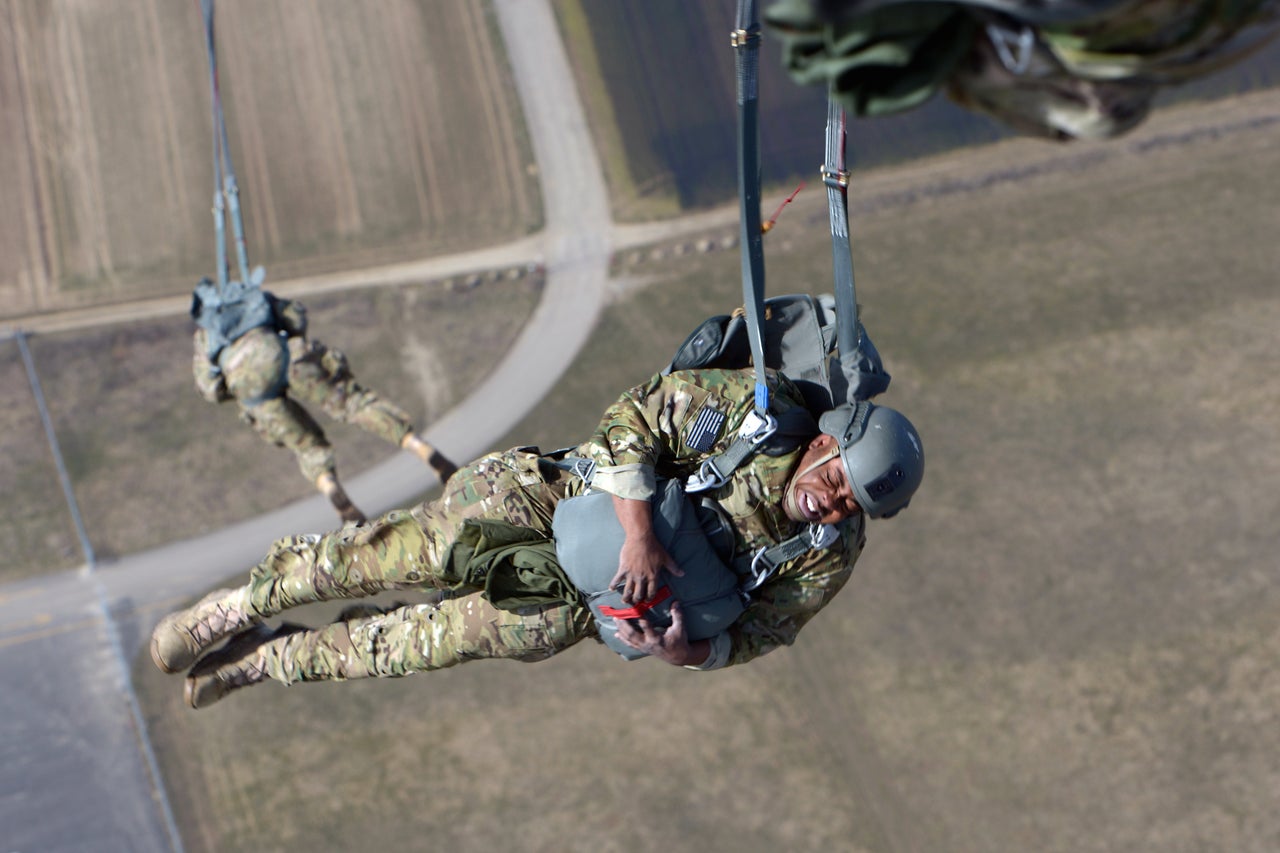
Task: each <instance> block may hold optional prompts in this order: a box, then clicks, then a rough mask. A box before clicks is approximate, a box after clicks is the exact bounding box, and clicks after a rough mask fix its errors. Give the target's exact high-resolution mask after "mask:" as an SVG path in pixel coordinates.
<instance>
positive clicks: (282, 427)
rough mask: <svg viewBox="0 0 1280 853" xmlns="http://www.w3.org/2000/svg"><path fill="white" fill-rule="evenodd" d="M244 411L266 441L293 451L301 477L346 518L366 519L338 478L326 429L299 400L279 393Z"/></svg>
mask: <svg viewBox="0 0 1280 853" xmlns="http://www.w3.org/2000/svg"><path fill="white" fill-rule="evenodd" d="M241 413H242V415H243V417H244V419H245V420H246V421H248V422H249V423H250V424H251V425H252V426H253V428H254V430H255V431H256V432H257V433H258V435H260V436H262V438H263V439H264V440H266V441H268V442H270V443H272V444H274V445H276V446H277V447H284V448H288V449H289V450H290V451H291V452H292V453H293V455H294V458H295V459H297V461H298V468H299V470H301V471H302V476H304V477H306V478H307V479H308V480H309V481H311V482H312V483H313V484H314V485H315V487H316V488H317V489H318V490H319V491H320V492H321V494H323V495H324V496H325V497H327V498H328V499H329V502H330V503H332V504H333V507H334V509H335V510H337V512H338V515H339V516H341V518H342V520H343V521H354V522H357V523H359V522H362V521H364V520H365V515H364V513H363V512H361V511H360V510H359V508H358V507H356V505H355V504H354V503H353V502H352V500H351V498H350V497H349V496H348V495H347V492H346V490H345V489H343V488H342V484H341V483H340V482H339V481H338V473H337V465H336V462H335V459H334V453H333V446H332V445H331V444H329V440H328V439H327V438H326V437H325V434H324V430H323V429H321V428H320V425H319V424H318V423H316V420H315V418H313V417H311V414H310V413H309V412H308V411H307V410H306V409H304V408H303V407H302V406H301V405H300V404H299V403H298V402H297V401H296V400H293V399H291V398H289V397H288V396H280V397H276V398H274V399H270V400H264V401H262V402H261V403H258V404H256V405H254V406H242V407H241Z"/></svg>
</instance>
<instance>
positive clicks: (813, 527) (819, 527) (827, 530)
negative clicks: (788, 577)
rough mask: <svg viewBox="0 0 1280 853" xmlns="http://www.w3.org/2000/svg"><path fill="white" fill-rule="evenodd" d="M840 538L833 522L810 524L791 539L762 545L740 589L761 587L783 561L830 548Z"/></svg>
mask: <svg viewBox="0 0 1280 853" xmlns="http://www.w3.org/2000/svg"><path fill="white" fill-rule="evenodd" d="M839 538H840V533H839V531H838V530H836V527H835V525H833V524H810V525H809V526H808V527H807V528H805V530H804V531H802V532H800V533H797V534H796V535H795V536H792V537H791V538H790V539H784V540H783V541H781V542H779V543H778V544H777V545H774V546H773V547H762V548H761V549H760V550H759V551H757V552H756V555H755V556H754V557H752V558H751V569H750V574H749V575H748V577H747V579H746V580H745V581H743V583H742V585H741V586H740V587H739V589H740V590H741V591H742V592H743V593H750V592H752V591H754V590H756V589H759V588H760V586H761V585H763V584H764V582H765V581H767V580H768V579H769V578H770V577H772V576H773V574H774V573H775V572H777V571H778V568H779V567H780V566H781V565H782V564H783V563H785V562H787V561H788V560H794V559H795V558H796V557H801V556H804V555H805V554H807V553H809V552H810V551H821V550H822V549H823V548H829V547H830V546H831V545H832V544H834V543H835V541H836V540H837V539H839Z"/></svg>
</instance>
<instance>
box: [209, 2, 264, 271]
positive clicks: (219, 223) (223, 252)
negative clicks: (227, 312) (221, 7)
mask: <svg viewBox="0 0 1280 853" xmlns="http://www.w3.org/2000/svg"><path fill="white" fill-rule="evenodd" d="M198 2H199V4H200V12H201V14H202V15H203V17H204V32H205V47H206V48H207V50H208V54H209V91H210V94H211V95H212V105H213V225H214V239H215V241H216V245H215V249H216V253H217V254H216V257H217V260H216V265H217V268H218V278H217V283H218V289H219V290H225V289H226V287H227V279H228V271H227V246H226V218H227V212H228V211H229V212H230V216H231V229H232V234H233V236H234V238H235V245H236V261H237V262H238V264H239V268H240V281H241V282H244V283H247V284H252V285H253V286H255V287H256V286H258V285H260V284H261V283H262V278H263V269H262V267H257V268H255V269H254V270H253V271H252V272H250V270H249V252H248V248H247V246H246V244H245V238H244V222H243V219H242V218H241V215H240V189H239V187H238V186H237V185H236V173H235V169H234V168H233V167H232V165H231V148H230V145H229V144H228V142H227V122H226V118H225V116H224V115H223V111H222V95H221V93H220V91H219V87H218V54H217V49H216V43H215V37H214V8H213V0H198Z"/></svg>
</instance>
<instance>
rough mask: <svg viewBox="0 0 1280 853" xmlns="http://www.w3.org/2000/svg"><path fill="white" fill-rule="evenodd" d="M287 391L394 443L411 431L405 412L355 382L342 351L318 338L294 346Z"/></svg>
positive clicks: (411, 422)
mask: <svg viewBox="0 0 1280 853" xmlns="http://www.w3.org/2000/svg"><path fill="white" fill-rule="evenodd" d="M289 393H290V394H292V395H293V396H294V397H296V398H297V399H299V400H302V401H304V402H306V403H309V404H311V405H315V406H319V407H320V410H321V411H323V412H324V413H325V414H326V415H328V416H329V417H331V418H333V419H334V420H337V421H343V422H344V423H349V424H354V425H355V426H358V427H360V428H361V429H363V430H366V431H368V432H371V433H373V434H374V435H376V436H378V437H379V438H381V439H382V440H383V441H386V442H387V443H389V444H394V445H395V446H397V447H399V446H401V444H402V442H404V440H405V438H406V436H408V435H409V434H411V433H412V432H413V421H412V419H411V418H410V417H409V414H408V413H407V412H405V411H404V410H403V409H401V408H400V407H399V406H397V405H395V404H394V403H391V402H389V401H387V400H384V399H382V397H380V396H379V395H378V394H377V392H375V391H373V390H372V389H370V388H366V387H364V386H363V385H361V384H360V383H359V382H357V381H356V378H355V376H354V375H353V374H352V373H351V367H350V365H349V363H348V362H347V357H346V355H345V354H343V352H342V351H341V350H337V349H330V348H328V347H326V346H325V345H324V344H322V343H320V342H319V341H308V342H307V343H306V345H305V347H303V348H298V347H295V348H294V351H293V358H292V359H291V361H290V363H289Z"/></svg>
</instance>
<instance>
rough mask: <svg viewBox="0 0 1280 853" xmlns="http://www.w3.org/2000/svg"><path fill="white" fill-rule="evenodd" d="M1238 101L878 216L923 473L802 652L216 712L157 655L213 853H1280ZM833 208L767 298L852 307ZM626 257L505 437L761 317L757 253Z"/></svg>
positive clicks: (867, 264) (1260, 392) (1260, 394)
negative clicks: (740, 260)
mask: <svg viewBox="0 0 1280 853" xmlns="http://www.w3.org/2000/svg"><path fill="white" fill-rule="evenodd" d="M1244 103H1245V105H1244V106H1242V107H1240V108H1239V109H1238V110H1237V113H1236V118H1237V119H1240V118H1241V116H1243V117H1244V119H1245V120H1244V121H1243V122H1242V123H1237V124H1235V125H1233V126H1234V127H1236V128H1237V129H1236V131H1235V132H1231V133H1222V132H1211V131H1206V132H1203V133H1194V132H1190V133H1187V132H1181V131H1180V132H1179V133H1175V134H1172V135H1167V136H1165V137H1164V138H1165V139H1166V140H1171V139H1174V138H1177V139H1179V140H1180V142H1179V144H1151V145H1145V146H1144V145H1143V144H1142V139H1143V137H1142V136H1139V137H1135V138H1134V139H1133V140H1131V141H1128V142H1124V143H1117V144H1113V145H1110V146H1096V147H1087V146H1086V147H1082V148H1073V149H1035V150H1036V151H1040V150H1044V151H1045V152H1046V153H1045V154H1044V155H1043V157H1042V158H1041V159H1037V157H1038V156H1039V155H1037V156H1036V157H1032V158H1031V161H1034V162H1036V163H1040V167H1038V168H1031V167H1027V168H1023V169H1021V170H1018V169H1013V166H1014V165H1016V164H1018V163H1022V164H1024V165H1025V164H1026V163H1027V162H1028V158H1027V156H1026V155H1027V152H1028V151H1030V150H1031V149H1028V148H1027V147H1026V146H1029V145H1037V144H1038V143H1031V142H1025V141H1016V142H1009V143H1002V144H1001V145H1000V146H997V147H996V148H994V149H991V150H989V151H983V152H968V153H965V154H962V155H956V156H955V157H954V158H948V159H945V160H941V161H935V162H931V163H928V164H924V165H922V166H921V167H920V168H919V169H918V170H917V171H912V170H906V171H904V172H902V173H900V174H898V175H896V176H894V178H893V179H892V180H889V181H887V182H886V186H885V187H884V188H883V192H885V193H886V196H885V197H886V198H888V197H893V198H895V199H896V201H895V202H894V203H892V204H884V205H882V206H880V207H879V208H878V209H876V210H870V211H865V212H862V213H859V214H858V215H857V216H856V217H855V221H854V225H853V233H854V239H855V263H856V268H857V271H858V276H859V279H858V288H859V291H858V292H859V297H860V301H861V302H862V303H863V305H864V317H865V319H866V322H867V325H868V327H869V329H870V330H871V333H872V335H873V337H874V339H875V340H876V342H877V344H878V345H879V347H880V349H881V351H882V353H884V354H885V358H886V361H887V366H888V367H889V369H890V371H891V372H892V373H893V375H894V382H893V386H892V388H891V389H890V391H889V393H888V395H886V397H885V398H884V400H883V401H884V402H887V403H890V404H893V405H895V406H898V407H900V408H902V409H903V410H904V411H907V412H908V413H910V414H911V416H912V418H913V419H914V420H915V421H916V423H917V425H918V426H919V427H920V430H921V432H922V434H923V436H924V440H925V444H926V448H927V453H928V460H929V463H928V464H929V467H928V473H927V475H926V479H925V484H924V487H923V489H922V491H921V493H920V494H919V495H918V497H917V499H916V500H915V501H914V502H913V505H912V507H911V509H910V510H909V511H908V512H906V513H904V514H903V515H902V516H901V517H900V518H896V519H893V520H891V521H887V522H876V523H874V524H872V526H871V530H870V544H869V546H868V550H867V552H866V554H865V556H864V557H863V560H862V561H861V563H860V565H859V567H858V571H857V573H856V574H855V576H854V580H853V581H852V582H851V584H850V586H849V587H848V588H847V589H846V590H845V591H844V592H843V593H842V594H841V596H840V597H839V598H838V599H837V600H836V601H835V603H834V604H833V605H832V606H831V607H829V608H828V609H827V610H826V611H824V613H823V614H822V615H821V616H820V617H819V618H818V619H816V620H815V621H814V623H813V624H812V625H810V626H809V627H807V628H806V630H805V631H804V633H803V634H802V636H801V637H800V639H799V642H798V643H797V644H796V646H795V647H794V648H792V649H788V650H783V651H779V652H777V653H776V654H774V655H771V656H769V657H766V658H764V659H762V660H760V661H758V662H755V663H753V664H752V665H750V666H748V667H742V668H739V669H732V670H728V671H725V672H722V673H717V674H711V675H701V674H695V673H688V672H684V671H679V670H671V669H670V668H667V667H663V666H661V665H658V664H654V663H652V662H646V661H641V662H637V663H632V664H622V663H620V662H618V661H617V660H615V659H613V657H612V656H611V655H610V654H608V653H607V652H606V651H605V650H604V649H602V648H600V647H598V646H596V645H595V644H593V643H587V644H584V645H583V646H582V647H579V648H575V649H572V650H570V651H568V652H566V653H564V654H563V655H560V656H558V657H557V658H556V659H554V660H552V661H549V662H546V663H543V664H538V665H537V666H535V667H529V666H522V665H517V664H511V663H488V664H483V665H475V666H471V667H462V668H459V669H456V670H449V671H443V672H438V673H432V674H430V675H427V676H419V677H417V678H414V679H410V680H407V681H398V682H397V681H388V682H379V683H372V682H371V683H351V684H347V685H342V686H332V685H301V686H297V687H293V688H289V689H284V688H280V687H278V686H277V685H266V686H263V687H259V688H253V689H252V690H251V691H247V692H246V693H245V694H244V695H238V696H235V697H233V698H231V699H228V700H227V701H226V702H225V703H223V704H220V705H218V706H216V707H214V708H212V709H209V710H207V711H201V712H198V713H193V712H189V711H186V710H185V709H183V708H182V707H181V699H180V683H179V680H178V679H176V678H166V677H163V676H161V675H160V674H159V673H157V672H156V671H154V669H153V668H152V667H151V665H150V664H149V662H147V661H145V660H140V661H138V663H137V665H136V667H135V684H136V685H137V688H138V690H139V694H140V701H141V703H142V706H143V708H144V713H145V716H146V718H147V722H148V726H149V729H150V733H151V735H152V738H153V743H154V746H155V749H156V754H157V757H158V759H159V761H160V764H161V766H162V770H163V774H164V777H165V779H166V782H167V785H168V789H169V792H170V795H171V797H172V800H173V803H174V807H175V810H176V813H177V817H178V822H179V824H180V826H181V827H182V829H183V840H184V844H185V846H186V847H187V849H190V850H193V851H196V850H225V849H254V850H264V851H267V850H279V851H286V850H315V849H326V850H336V849H385V848H424V849H450V850H468V851H470V850H476V851H479V850H493V849H520V850H535V851H559V850H583V851H585V850H595V851H628V853H633V851H704V850H742V851H776V850H805V851H808V850H813V851H817V850H866V851H905V850H919V851H934V850H938V851H941V850H945V851H960V852H961V853H966V852H967V851H974V853H987V851H991V850H1038V851H1073V853H1074V851H1081V850H1160V851H1195V850H1207V849H1212V850H1233V851H1234V850H1241V851H1262V850H1268V849H1273V848H1274V846H1275V843H1276V841H1277V839H1280V818H1278V817H1277V816H1276V813H1275V810H1274V803H1273V792H1274V790H1275V786H1276V783H1277V780H1278V779H1280V761H1278V760H1277V758H1276V756H1277V755H1280V735H1277V731H1280V728H1277V725H1276V723H1277V711H1276V708H1277V707H1280V705H1278V704H1277V702H1278V700H1280V668H1278V667H1277V665H1276V660H1277V657H1278V654H1280V631H1278V630H1277V625H1276V620H1275V618H1274V614H1275V612H1276V607H1277V605H1278V604H1280V601H1277V593H1276V591H1275V584H1274V571H1275V555H1276V554H1277V553H1280V539H1278V537H1280V533H1278V532H1277V530H1278V529H1277V527H1276V525H1275V524H1274V519H1275V517H1276V516H1277V514H1278V513H1280V493H1278V492H1277V490H1276V488H1275V483H1276V482H1277V481H1278V478H1280V404H1278V403H1277V401H1278V400H1280V380H1278V379H1277V377H1280V346H1277V343H1276V337H1275V330H1276V328H1278V327H1280V326H1278V324H1280V301H1278V299H1277V294H1276V292H1275V269H1276V262H1277V254H1276V252H1277V249H1276V241H1275V230H1276V226H1277V224H1280V223H1278V222H1277V219H1276V217H1275V213H1274V211H1275V210H1276V207H1277V202H1280V198H1277V192H1280V187H1278V186H1277V185H1276V183H1275V182H1274V181H1271V180H1267V179H1266V177H1267V176H1269V175H1273V174H1275V172H1276V170H1277V167H1280V150H1278V149H1277V148H1276V146H1275V145H1273V144H1272V143H1273V141H1274V139H1273V137H1274V132H1273V130H1271V129H1270V128H1271V127H1273V126H1274V125H1256V126H1255V125H1250V124H1249V122H1248V121H1247V118H1248V116H1250V115H1254V114H1256V111H1257V109H1259V108H1265V109H1266V110H1269V111H1270V112H1269V114H1270V115H1272V116H1274V115H1275V110H1274V99H1271V100H1266V101H1248V102H1244ZM1161 128H1162V125H1161V123H1160V122H1159V121H1153V122H1152V126H1151V128H1150V132H1151V133H1152V134H1153V136H1152V137H1151V138H1155V139H1158V138H1160V137H1159V134H1160V133H1161V132H1162V131H1161ZM1184 130H1185V128H1184ZM1052 163H1057V164H1058V165H1057V166H1056V167H1051V164H1052ZM1002 175H1003V176H1004V177H1003V178H1000V177H999V176H1002ZM868 183H869V184H870V183H873V180H869V181H868ZM858 187H859V185H858V184H856V183H855V190H854V195H855V198H857V197H858V193H859V189H858ZM928 187H933V188H934V189H935V190H937V188H938V187H950V188H951V190H949V191H926V190H927V188H928ZM894 193H896V195H893V194H894ZM815 195H816V194H815ZM817 201H818V199H816V198H811V199H809V200H807V201H805V202H803V204H802V203H801V202H797V204H798V205H800V207H798V208H797V210H796V211H794V212H793V213H789V214H788V217H790V218H788V219H787V220H785V225H783V226H780V227H779V229H778V230H776V231H774V232H771V234H770V236H769V238H768V239H767V246H766V249H767V252H768V256H769V274H770V282H771V284H770V292H772V293H781V292H787V291H792V290H803V289H814V290H820V289H827V287H828V281H829V249H828V246H827V241H826V226H825V213H824V212H823V210H822V209H821V206H820V204H815V202H817ZM626 275H627V276H628V280H627V281H615V282H613V283H612V284H613V285H615V286H617V289H618V291H619V293H620V294H621V295H620V296H619V298H618V300H617V301H616V303H615V304H614V305H613V306H611V308H610V309H609V310H608V312H607V314H606V316H605V318H604V319H603V322H602V323H601V325H600V328H599V329H598V330H597V333H596V334H595V335H594V336H593V338H592V340H591V342H590V343H589V345H588V347H587V349H586V351H584V352H583V353H582V356H581V357H580V359H579V361H578V363H577V365H576V366H575V369H574V370H573V371H572V373H571V375H572V376H573V382H572V383H564V384H563V385H562V386H561V387H560V388H559V389H557V390H556V392H555V393H554V394H553V395H552V396H551V397H550V398H549V399H548V401H547V404H546V405H543V406H540V407H539V410H538V412H537V413H535V414H534V415H531V416H530V417H529V418H528V419H526V421H525V422H524V423H522V424H521V425H519V426H518V427H517V428H516V429H515V430H514V431H513V434H512V436H513V437H512V441H511V442H509V443H517V442H537V443H541V444H543V446H546V447H552V446H561V445H563V444H566V443H568V442H570V441H573V440H576V439H578V438H580V437H581V436H582V435H583V433H584V432H585V431H586V430H587V429H589V428H590V427H591V426H592V425H593V424H594V421H595V418H596V416H597V415H598V413H599V411H600V409H601V408H602V407H603V405H604V404H605V403H607V402H608V401H610V400H611V399H612V398H613V397H614V395H616V393H617V391H618V390H619V389H620V388H621V387H624V386H626V385H628V384H631V383H634V382H638V381H640V380H642V379H643V378H645V377H646V376H647V375H648V374H649V373H650V372H652V371H653V370H654V369H655V368H656V367H658V366H660V365H661V364H662V363H663V362H664V361H665V360H666V358H667V357H668V356H669V355H670V353H671V351H672V349H673V348H674V346H675V345H676V344H677V343H678V342H679V341H680V340H681V339H682V338H683V336H684V335H685V333H686V332H687V331H688V330H689V329H690V328H692V326H693V325H694V324H695V323H696V322H697V321H698V320H700V319H701V318H702V317H703V316H705V315H706V314H707V313H712V312H715V313H719V312H722V311H724V310H726V309H727V308H728V307H730V306H732V305H734V304H736V303H737V302H738V301H739V295H738V293H739V291H738V288H739V286H740V283H739V280H738V269H737V258H736V253H733V252H729V253H721V254H707V255H696V254H693V255H687V256H685V257H684V258H682V259H679V260H678V261H668V262H665V263H661V264H652V265H648V266H645V265H638V266H635V267H629V268H628V269H627V272H626ZM622 285H626V286H625V287H623V286H622ZM300 615H301V616H302V617H303V618H304V619H306V620H323V619H325V618H328V613H326V612H315V613H311V614H307V613H303V614H300Z"/></svg>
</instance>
